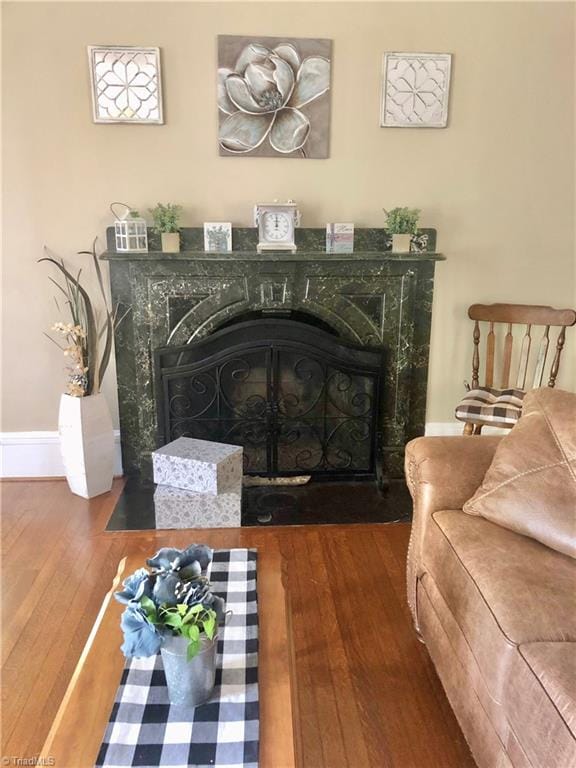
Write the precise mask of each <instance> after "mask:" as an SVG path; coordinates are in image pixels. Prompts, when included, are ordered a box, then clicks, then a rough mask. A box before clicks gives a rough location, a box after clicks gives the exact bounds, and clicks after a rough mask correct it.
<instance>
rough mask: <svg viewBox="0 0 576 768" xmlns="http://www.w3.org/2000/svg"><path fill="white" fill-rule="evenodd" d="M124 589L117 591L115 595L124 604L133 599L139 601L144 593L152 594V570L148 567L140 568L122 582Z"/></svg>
mask: <svg viewBox="0 0 576 768" xmlns="http://www.w3.org/2000/svg"><path fill="white" fill-rule="evenodd" d="M122 586H123V587H124V589H123V590H121V591H120V592H115V593H114V597H115V598H116V600H118V602H119V603H122V605H128V603H130V602H132V601H133V600H135V601H138V600H140V598H141V597H142V596H143V595H146V596H147V597H150V596H151V595H152V583H151V580H150V572H149V571H147V570H146V568H139V569H138V570H137V571H135V572H134V573H133V574H132V575H131V576H128V577H127V578H126V579H124V581H123V582H122Z"/></svg>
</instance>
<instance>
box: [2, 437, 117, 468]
mask: <svg viewBox="0 0 576 768" xmlns="http://www.w3.org/2000/svg"><path fill="white" fill-rule="evenodd" d="M114 474H115V475H121V474H122V452H121V450H120V430H115V431H114ZM0 477H64V465H63V464H62V458H61V456H60V439H59V437H58V432H0Z"/></svg>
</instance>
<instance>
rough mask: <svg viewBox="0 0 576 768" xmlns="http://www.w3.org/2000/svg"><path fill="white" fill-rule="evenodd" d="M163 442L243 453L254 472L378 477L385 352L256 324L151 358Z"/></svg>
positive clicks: (296, 327)
mask: <svg viewBox="0 0 576 768" xmlns="http://www.w3.org/2000/svg"><path fill="white" fill-rule="evenodd" d="M154 368H155V377H156V381H155V387H156V406H157V417H158V443H159V445H164V444H165V443H167V442H170V441H171V440H175V439H176V438H177V437H181V436H185V437H196V438H200V439H203V440H215V441H219V442H224V443H232V444H234V445H241V446H243V447H244V457H245V466H244V470H245V472H246V473H248V474H257V475H263V476H278V475H302V474H312V475H315V476H338V477H341V478H342V477H358V476H364V477H367V476H371V477H375V476H376V474H377V468H378V464H379V462H378V460H377V457H378V453H379V451H378V446H379V433H380V418H381V414H380V400H381V395H382V379H383V350H381V349H375V348H370V347H359V346H355V345H352V344H349V343H347V342H343V341H342V340H340V339H338V338H336V337H335V336H332V335H331V334H330V333H327V332H325V331H323V330H320V329H318V328H315V327H313V326H311V325H308V324H305V323H301V322H296V321H294V320H266V319H259V320H255V321H251V322H244V323H239V324H237V325H233V326H231V327H229V328H225V329H223V330H220V331H217V332H216V333H214V334H212V335H211V336H209V337H208V338H206V339H203V340H201V341H198V342H194V343H191V344H188V345H186V346H183V347H165V348H163V349H158V350H156V351H155V353H154Z"/></svg>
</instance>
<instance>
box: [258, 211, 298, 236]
mask: <svg viewBox="0 0 576 768" xmlns="http://www.w3.org/2000/svg"><path fill="white" fill-rule="evenodd" d="M290 223H291V222H290V216H289V215H288V214H287V213H282V212H278V211H270V212H269V213H266V214H264V221H263V222H262V224H263V226H262V233H263V235H264V236H265V238H266V239H267V240H268V241H269V242H275V243H276V242H281V241H282V240H286V239H287V238H289V237H290Z"/></svg>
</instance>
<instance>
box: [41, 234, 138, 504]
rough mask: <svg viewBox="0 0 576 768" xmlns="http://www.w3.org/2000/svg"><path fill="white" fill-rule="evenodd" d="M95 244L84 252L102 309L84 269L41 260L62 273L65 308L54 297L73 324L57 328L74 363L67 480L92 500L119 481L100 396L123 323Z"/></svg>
mask: <svg viewBox="0 0 576 768" xmlns="http://www.w3.org/2000/svg"><path fill="white" fill-rule="evenodd" d="M96 242H97V241H96V240H94V242H93V244H92V250H91V251H80V254H82V255H88V256H90V257H91V259H92V263H93V265H94V269H95V272H96V277H97V280H98V286H99V289H100V293H101V298H102V301H101V306H100V307H98V309H96V308H95V305H94V303H93V301H92V300H91V298H90V296H89V294H88V292H87V291H86V289H85V288H84V286H83V285H82V283H81V278H82V270H81V269H79V270H78V272H75V273H73V272H72V271H71V270H70V269H69V268H68V267H67V266H66V265H65V263H64V261H63V259H59V258H57V257H56V256H54V254H52V252H51V251H49V250H48V249H47V248H45V249H44V251H45V253H46V254H47V255H46V256H44V257H43V258H42V259H40V260H39V261H41V262H42V261H44V262H48V263H49V264H52V265H53V266H55V267H56V269H57V270H58V271H59V273H60V280H57V279H54V278H53V277H50V278H49V279H50V281H51V282H52V283H53V284H54V285H55V286H56V288H57V289H58V291H59V294H61V295H62V296H63V297H64V307H61V306H60V304H59V302H58V299H57V298H55V302H56V306H57V308H58V310H59V311H62V309H65V311H66V312H68V313H69V315H70V320H71V321H70V322H68V323H66V322H63V321H62V320H60V321H58V322H56V323H54V325H53V326H52V330H53V331H54V332H56V333H58V334H59V336H60V338H59V339H58V340H56V339H55V338H53V337H52V336H51V335H49V334H45V335H46V336H47V337H48V338H49V339H50V341H52V342H53V343H54V344H56V345H57V346H58V347H59V348H60V349H61V350H62V351H63V353H64V355H65V357H66V358H67V359H68V361H69V365H68V381H67V385H66V392H65V393H64V394H62V396H61V398H60V410H59V415H58V431H59V435H60V451H61V454H62V461H63V464H64V470H65V473H66V480H67V481H68V485H69V487H70V490H71V491H72V493H75V494H77V495H78V496H82V497H83V498H86V499H91V498H92V497H93V496H98V495H100V494H101V493H106V492H107V491H109V490H110V488H111V487H112V480H113V476H114V430H113V428H112V419H111V418H110V412H109V410H108V406H107V404H106V400H105V398H104V395H102V394H101V393H100V389H101V387H102V381H103V379H104V374H105V373H106V369H107V368H108V364H109V362H110V355H111V352H112V343H113V337H114V330H115V328H116V327H117V326H118V323H120V322H121V321H122V319H123V317H119V316H118V307H115V308H114V309H111V308H110V306H109V304H108V300H107V298H106V292H105V290H104V282H103V280H102V272H101V269H100V264H99V262H98V256H97V254H96Z"/></svg>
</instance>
